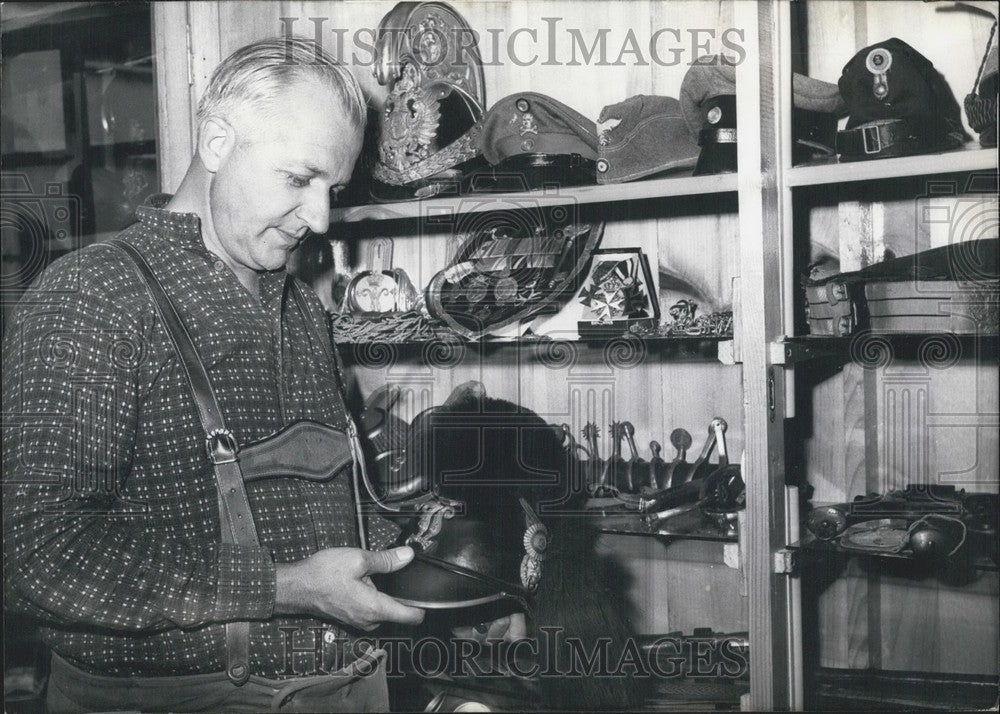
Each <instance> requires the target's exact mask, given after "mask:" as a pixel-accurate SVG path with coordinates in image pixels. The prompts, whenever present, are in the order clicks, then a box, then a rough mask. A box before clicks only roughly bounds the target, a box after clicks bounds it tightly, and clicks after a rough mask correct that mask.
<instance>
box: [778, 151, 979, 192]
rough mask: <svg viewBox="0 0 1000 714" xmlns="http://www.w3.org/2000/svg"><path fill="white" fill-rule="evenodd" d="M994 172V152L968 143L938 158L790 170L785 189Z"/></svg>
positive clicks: (826, 164)
mask: <svg viewBox="0 0 1000 714" xmlns="http://www.w3.org/2000/svg"><path fill="white" fill-rule="evenodd" d="M996 168H997V154H996V150H994V149H983V148H980V147H979V145H978V144H971V143H970V144H968V145H967V146H966V147H965V148H963V149H959V150H956V151H946V152H942V153H938V154H924V155H920V156H900V157H896V158H892V159H874V160H871V161H851V162H847V163H836V162H834V161H827V162H824V163H816V164H807V165H802V166H793V167H792V168H791V169H789V171H788V174H787V176H788V180H787V185H788V186H821V185H824V184H839V183H850V182H854V181H886V180H889V179H895V178H903V177H905V176H928V175H934V174H949V173H967V172H970V171H990V170H992V171H996Z"/></svg>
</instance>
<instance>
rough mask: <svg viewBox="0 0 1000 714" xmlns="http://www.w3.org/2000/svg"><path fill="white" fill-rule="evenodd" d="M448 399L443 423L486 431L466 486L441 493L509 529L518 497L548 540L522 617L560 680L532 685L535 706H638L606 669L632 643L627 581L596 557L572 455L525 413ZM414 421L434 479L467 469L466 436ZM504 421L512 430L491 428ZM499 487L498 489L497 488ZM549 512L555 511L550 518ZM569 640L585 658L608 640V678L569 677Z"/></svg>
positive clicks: (618, 676)
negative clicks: (428, 449) (443, 471)
mask: <svg viewBox="0 0 1000 714" xmlns="http://www.w3.org/2000/svg"><path fill="white" fill-rule="evenodd" d="M465 386H466V385H463V387H465ZM456 391H462V392H464V393H463V394H460V395H453V397H452V398H449V400H448V402H447V406H443V407H439V408H438V409H436V410H434V411H435V412H437V413H438V414H447V415H451V416H452V417H454V415H456V414H468V415H469V419H467V420H462V422H461V423H463V424H466V425H468V424H470V423H477V422H478V423H479V424H482V425H488V426H487V427H486V430H484V432H483V435H484V436H485V435H486V434H489V435H490V436H489V438H487V439H484V440H483V441H482V442H481V443H480V444H477V445H476V446H479V447H481V448H482V449H483V453H482V454H481V455H480V456H481V459H480V460H479V464H478V466H479V468H478V469H477V471H476V473H475V474H474V476H473V477H472V480H470V481H466V482H465V483H464V484H462V485H461V486H450V487H446V488H443V489H442V490H443V491H445V492H447V493H448V494H449V495H450V496H453V497H457V498H460V499H462V500H465V501H466V505H467V506H468V507H469V510H470V512H471V511H479V512H480V513H482V512H483V511H488V512H489V513H490V514H491V515H492V517H493V518H498V519H502V520H503V521H505V522H507V523H510V522H512V521H511V520H508V518H509V516H510V514H513V513H517V514H518V517H517V520H519V521H520V522H521V524H522V526H523V524H524V513H525V511H524V509H523V507H522V505H520V504H519V503H518V500H519V498H522V497H523V498H525V499H526V500H527V501H528V502H529V503H530V504H531V510H533V512H534V513H535V514H537V517H538V518H540V519H541V521H542V523H544V525H545V528H546V529H547V531H548V534H549V543H548V547H547V548H546V550H545V557H544V560H543V562H542V568H541V578H540V580H539V582H538V585H537V589H536V590H535V592H534V594H533V598H532V599H533V608H532V610H533V611H532V612H531V613H529V624H530V626H531V628H530V631H529V635H530V636H532V637H534V638H535V639H536V642H537V645H538V650H537V651H538V652H539V664H540V665H543V669H544V664H545V663H553V662H554V663H556V670H557V671H558V672H567V673H568V674H566V675H565V676H542V677H539V681H538V686H539V691H540V695H541V700H542V701H541V704H542V705H543V706H545V707H547V708H554V709H563V710H565V709H568V710H574V711H579V710H612V711H621V710H623V709H634V708H636V707H638V706H640V705H641V699H642V695H643V686H642V685H643V680H642V679H639V678H635V677H631V676H629V675H630V674H631V673H632V672H630V671H629V670H628V669H625V671H624V673H619V672H617V671H615V669H616V666H617V664H618V663H619V661H620V660H621V658H622V653H623V652H624V650H625V647H626V643H627V641H628V639H629V638H634V636H635V632H634V631H633V628H632V626H631V618H630V612H629V606H628V602H627V601H628V598H627V597H626V593H625V590H626V582H627V577H626V576H625V574H624V572H623V571H622V569H621V568H620V566H618V565H617V564H616V563H614V562H613V561H612V559H611V558H609V557H606V556H602V555H601V554H600V553H599V552H598V548H597V545H598V543H597V538H598V533H597V531H596V529H594V528H593V527H592V526H591V525H590V524H589V523H588V522H587V519H586V518H585V517H584V515H583V513H582V512H581V510H582V509H581V506H582V505H583V501H584V500H585V498H586V493H585V491H584V489H583V488H582V484H581V483H579V482H578V481H579V479H577V478H576V477H578V476H579V474H580V473H582V470H581V469H580V468H579V464H578V462H576V460H575V456H574V455H573V454H569V453H568V452H567V450H566V449H565V447H564V446H563V444H562V440H561V438H560V436H559V432H558V430H557V429H555V428H554V427H552V426H551V425H548V424H546V422H545V421H544V420H543V419H541V418H540V417H539V416H538V415H537V414H535V413H534V412H531V411H529V410H527V409H525V408H523V407H520V406H518V405H516V404H514V403H511V402H508V401H505V400H501V399H496V398H490V397H487V396H485V394H484V393H482V392H478V393H477V392H475V391H470V390H467V389H462V390H456ZM420 421H421V422H422V424H421V425H420V427H419V428H417V431H418V432H420V431H427V430H429V431H431V432H432V433H433V435H432V436H431V440H432V441H433V442H434V446H435V448H434V459H433V460H434V462H435V467H434V468H433V469H432V471H433V472H435V473H436V472H437V471H438V470H439V469H440V468H447V469H450V470H454V469H455V468H456V467H459V466H460V465H461V464H462V463H463V462H464V463H466V464H467V463H468V459H469V451H470V444H469V443H468V440H469V439H470V438H471V434H470V431H469V429H468V428H459V429H448V428H445V429H435V428H430V425H431V423H432V422H433V421H434V420H433V419H431V420H428V421H424V420H420ZM443 423H447V420H445V422H443ZM451 423H455V422H454V421H452V422H451ZM505 423H506V424H507V425H511V424H515V425H517V428H509V426H508V428H494V427H498V426H500V425H503V424H505ZM477 438H478V437H477ZM473 450H475V447H473ZM539 469H541V470H543V471H546V472H549V473H556V474H558V479H556V480H552V479H549V480H548V481H547V482H541V481H540V480H539V477H538V473H539ZM518 478H520V479H523V482H524V483H523V486H519V487H517V488H515V489H511V487H510V483H511V481H512V480H517V479H518ZM501 483H504V484H507V485H506V486H501V485H498V484H501ZM512 491H513V492H512ZM567 496H568V498H567ZM558 502H561V503H560V505H559V506H556V507H554V508H550V509H549V512H548V513H547V512H546V509H545V504H549V505H550V506H551V505H552V504H554V503H558ZM558 510H562V511H564V512H563V513H561V514H557V513H556V512H555V511H558ZM504 514H506V517H505V515H504ZM498 524H499V521H498ZM498 527H499V526H498ZM505 555H509V554H505ZM542 628H553V630H552V632H555V633H557V634H556V638H555V646H556V652H554V653H553V652H550V651H548V649H547V648H548V646H549V644H550V642H549V638H550V635H546V631H545V630H542ZM570 639H572V640H575V641H576V642H578V643H579V644H578V645H577V647H578V648H579V647H582V649H583V651H584V653H585V656H586V657H590V656H591V653H592V652H594V651H597V648H598V647H599V643H600V642H601V641H602V640H603V641H609V642H610V644H609V646H608V647H607V650H606V660H605V664H604V667H605V669H607V670H611V672H612V674H611V676H600V674H599V673H597V672H593V673H587V672H585V671H583V672H579V671H576V672H575V671H573V670H572V669H571V667H572V666H573V664H574V663H576V664H579V662H580V658H579V656H578V653H575V652H573V651H572V650H571V645H570V644H569V643H568V640H570ZM634 643H635V640H634V639H633V646H634ZM577 670H579V667H577ZM623 674H624V676H622V675H623Z"/></svg>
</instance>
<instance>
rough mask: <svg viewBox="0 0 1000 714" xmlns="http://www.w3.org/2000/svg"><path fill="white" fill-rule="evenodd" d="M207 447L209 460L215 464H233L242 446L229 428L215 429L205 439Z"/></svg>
mask: <svg viewBox="0 0 1000 714" xmlns="http://www.w3.org/2000/svg"><path fill="white" fill-rule="evenodd" d="M205 449H206V450H207V451H208V459H209V461H211V462H212V463H213V464H216V465H219V464H231V463H233V462H234V461H236V455H237V454H238V453H239V451H240V446H239V444H237V443H236V437H235V436H233V432H231V431H229V429H214V430H212V431H211V432H210V433H209V435H208V438H207V439H205Z"/></svg>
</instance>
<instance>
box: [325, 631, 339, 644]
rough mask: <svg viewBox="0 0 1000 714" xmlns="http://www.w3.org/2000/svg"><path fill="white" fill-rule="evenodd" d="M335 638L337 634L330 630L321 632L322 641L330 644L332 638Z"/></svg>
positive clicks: (332, 640)
mask: <svg viewBox="0 0 1000 714" xmlns="http://www.w3.org/2000/svg"><path fill="white" fill-rule="evenodd" d="M336 639H337V636H336V635H335V634H333V632H331V631H330V630H327V631H326V632H324V633H323V641H324V642H325V643H327V644H328V645H332V644H333V642H334V640H336Z"/></svg>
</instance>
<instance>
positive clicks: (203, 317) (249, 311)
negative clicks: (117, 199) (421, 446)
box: [3, 38, 423, 711]
mask: <svg viewBox="0 0 1000 714" xmlns="http://www.w3.org/2000/svg"><path fill="white" fill-rule="evenodd" d="M364 121H365V104H364V99H363V97H362V95H361V92H360V89H359V87H358V85H357V83H356V81H355V80H354V78H353V77H352V76H351V75H350V73H349V72H348V71H347V70H346V69H345V68H343V67H342V66H339V65H337V64H336V62H334V61H333V60H332V59H331V58H329V57H328V56H327V55H325V54H324V53H322V51H321V50H319V49H318V48H317V47H316V46H315V45H314V44H312V43H310V42H308V41H304V40H298V39H295V40H292V39H289V38H282V39H274V40H266V41H261V42H257V43H254V44H251V45H249V46H247V47H244V48H242V49H240V50H238V51H237V52H236V53H234V54H233V55H232V56H231V57H229V58H228V59H226V60H225V61H224V62H223V63H222V64H221V65H220V66H219V67H218V68H217V70H216V72H215V74H214V75H213V77H212V80H211V83H210V85H209V87H208V89H207V91H206V93H205V96H204V97H203V98H202V100H201V103H200V105H199V108H198V144H197V152H196V155H195V157H194V158H193V160H192V162H191V165H190V167H189V169H188V171H187V174H186V175H185V177H184V179H183V181H182V183H181V185H180V187H179V188H178V189H177V192H176V193H175V194H174V195H173V197H166V198H167V199H168V200H166V203H165V205H162V200H161V202H160V204H159V205H160V206H162V207H154V206H144V207H143V208H141V209H140V210H139V212H138V221H139V222H138V223H137V224H135V225H133V226H132V227H130V228H129V229H127V230H126V231H124V232H123V233H122V234H121V235H120V236H119V238H120V239H121V240H122V241H124V242H125V243H127V244H129V245H131V246H133V247H134V248H135V249H136V250H137V251H138V252H139V253H140V254H141V255H142V256H143V257H144V258H145V260H146V261H147V262H148V263H149V264H150V266H151V267H152V269H153V271H154V273H155V274H156V276H157V278H158V280H159V281H160V283H161V284H162V285H163V288H164V290H165V292H166V293H167V295H168V296H169V297H170V299H171V300H172V301H173V302H174V304H175V305H176V306H177V309H178V312H179V313H180V317H181V319H182V321H183V323H184V325H185V327H186V328H187V330H188V331H189V332H190V333H191V335H192V336H193V340H194V343H195V346H196V347H197V351H198V353H199V356H200V358H201V361H202V362H203V363H204V365H205V367H206V369H207V372H208V375H209V378H210V381H211V384H212V387H213V388H214V390H215V392H216V396H217V398H218V401H219V404H220V407H221V411H222V412H223V415H224V417H225V420H226V422H227V426H228V428H229V429H230V430H231V431H232V432H233V434H234V435H235V437H236V439H237V441H238V442H239V443H240V444H242V445H246V444H250V443H252V442H254V441H257V440H259V439H262V438H264V437H266V436H268V435H270V434H273V433H275V432H277V431H279V430H280V429H282V428H283V427H285V426H287V425H288V424H289V423H291V422H293V421H295V420H298V419H311V420H315V421H319V422H322V423H325V424H328V425H330V426H333V427H337V428H341V429H343V428H345V425H346V422H347V417H346V413H345V409H344V405H343V402H342V399H341V395H340V393H339V391H338V390H339V385H338V383H337V377H336V369H335V365H334V364H333V361H332V359H331V355H330V353H329V351H328V350H327V351H324V349H323V348H322V347H323V346H322V345H317V344H315V341H316V337H315V336H316V335H325V334H327V332H326V331H325V324H326V323H325V322H323V320H324V312H323V309H322V307H321V305H320V304H319V302H318V300H317V299H316V298H315V296H314V295H312V294H311V293H309V294H307V295H306V296H305V299H304V300H300V299H296V298H295V297H294V293H295V291H297V290H302V286H301V285H299V286H297V287H296V286H293V285H292V279H291V278H290V277H289V276H287V275H286V273H285V270H284V266H285V263H286V261H287V260H288V256H289V253H290V252H291V251H292V250H294V248H295V247H296V246H297V245H298V244H299V242H300V241H301V240H302V239H303V237H304V236H305V235H306V234H307V233H308V232H310V231H312V232H313V233H320V234H321V233H325V232H326V230H327V228H328V224H329V201H330V193H331V190H336V189H337V188H339V187H341V186H343V185H344V184H346V183H347V182H348V180H349V178H350V176H351V172H352V170H353V167H354V163H355V161H356V159H357V157H358V153H359V151H360V147H361V139H362V132H363V129H364ZM303 293H308V291H304V290H303ZM310 323H312V325H317V324H318V325H322V326H323V327H321V328H320V330H316V329H311V328H312V325H311V324H310ZM3 366H4V378H3V379H4V384H3V407H4V414H5V425H4V426H5V433H4V455H3V458H4V496H5V503H4V536H5V538H4V548H5V562H4V576H5V588H6V595H7V607H8V608H15V609H18V610H20V611H21V612H23V613H26V614H28V615H30V616H34V617H36V618H38V620H39V621H40V622H41V628H42V633H43V637H44V639H45V641H46V642H47V643H48V644H49V645H50V646H51V648H52V650H53V652H54V656H53V666H52V674H51V677H50V681H49V693H48V704H49V708H50V709H51V710H52V711H95V710H98V711H100V710H109V709H119V710H120V709H138V710H173V711H184V710H195V709H206V710H241V709H242V710H250V711H255V710H261V709H266V708H270V707H271V706H272V705H274V706H282V707H286V708H287V707H299V708H302V709H306V710H319V709H322V710H327V711H331V710H338V709H344V710H353V711H357V710H362V709H386V708H387V704H388V701H387V697H386V691H385V678H384V672H383V671H380V674H381V676H379V675H372V676H367V677H363V676H357V673H358V672H363V671H364V670H365V668H364V667H361V668H358V667H356V666H355V667H354V669H352V668H351V667H352V666H354V665H357V662H354V663H353V665H352V663H351V662H350V661H349V659H350V657H349V653H350V651H351V648H350V647H349V646H348V647H345V646H344V640H345V637H348V635H350V634H351V633H353V634H357V632H358V631H359V630H362V631H368V630H372V629H374V628H375V627H377V626H378V624H379V623H382V622H396V623H407V624H415V623H419V622H420V621H421V620H422V618H423V611H422V610H419V609H415V608H411V607H405V606H403V605H402V604H400V603H399V602H397V601H396V600H394V599H392V598H390V597H388V596H385V595H383V594H381V593H379V592H378V591H377V590H376V589H375V588H374V587H373V586H372V584H371V580H370V578H369V577H368V576H369V575H370V574H372V573H376V572H390V571H392V570H396V569H398V568H401V567H403V566H404V565H405V564H406V563H408V562H409V561H410V559H411V558H412V557H413V552H412V550H411V549H409V548H396V549H392V550H386V551H381V552H372V551H366V550H361V549H360V548H359V547H358V544H359V540H358V535H357V533H356V530H355V514H354V505H353V503H352V497H351V484H350V481H349V479H348V478H347V477H345V476H344V475H343V474H341V475H339V476H337V477H335V478H333V479H331V480H327V481H324V482H313V481H304V480H296V479H290V478H275V479H269V480H263V481H258V482H254V483H248V484H247V486H246V490H247V495H248V499H249V503H250V506H251V511H252V513H253V520H254V521H255V525H256V529H257V532H258V534H259V543H260V545H259V547H258V546H247V545H239V544H233V543H222V542H220V515H219V504H218V496H217V490H216V483H215V475H214V472H213V467H212V463H211V462H210V461H209V460H208V458H207V456H206V451H205V433H204V430H203V429H202V426H201V422H200V421H199V416H198V414H199V412H198V410H197V407H196V404H195V401H194V397H193V395H192V389H191V386H190V383H189V382H188V380H187V378H186V375H185V372H184V370H183V367H182V364H181V362H180V360H179V358H178V354H177V352H176V350H175V349H174V347H173V345H172V343H171V340H170V338H169V337H168V335H167V333H166V331H165V328H164V326H163V324H162V322H161V321H160V320H159V319H158V317H157V314H156V312H155V311H154V308H153V304H152V302H151V300H150V297H149V294H148V293H147V292H146V289H145V287H144V284H143V282H142V281H141V280H140V278H139V275H138V273H137V271H136V266H135V264H133V263H132V262H130V260H129V259H128V258H127V257H126V255H125V253H124V252H123V251H122V249H120V248H117V247H113V246H109V245H106V244H96V245H93V246H90V247H88V248H85V249H83V250H81V251H79V252H78V253H76V254H73V255H70V256H67V257H66V258H64V259H62V260H59V261H57V262H56V263H54V264H53V265H52V266H50V267H49V268H48V269H47V270H46V271H45V273H44V274H43V275H42V276H41V277H40V278H39V280H38V281H36V283H35V285H34V286H33V287H32V289H31V290H29V292H28V293H27V294H26V296H25V298H24V299H23V300H22V302H21V304H20V305H19V307H18V309H17V311H16V313H15V316H14V318H13V319H12V321H11V324H10V325H9V327H8V330H7V334H6V335H5V339H4V363H3ZM372 525H373V539H377V538H378V536H379V533H381V534H382V537H381V540H382V541H383V542H384V541H385V540H386V536H385V534H386V533H388V532H389V531H388V529H387V528H384V527H383V528H378V527H377V526H378V524H377V523H373V524H372ZM240 621H250V627H249V641H250V652H249V663H250V667H249V670H250V674H251V675H252V676H251V677H250V679H249V681H247V682H245V683H234V682H233V681H230V678H229V677H227V676H226V673H225V672H226V668H227V656H228V653H227V638H226V623H231V622H240ZM374 659H375V658H374V657H373V660H374ZM376 663H377V662H376ZM371 664H372V663H371V662H366V666H368V669H371V668H372V667H371V666H370V665H371ZM341 669H343V670H344V674H345V676H341V677H331V676H329V675H328V674H324V673H326V672H330V671H331V670H341ZM289 680H290V681H291V684H289Z"/></svg>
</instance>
